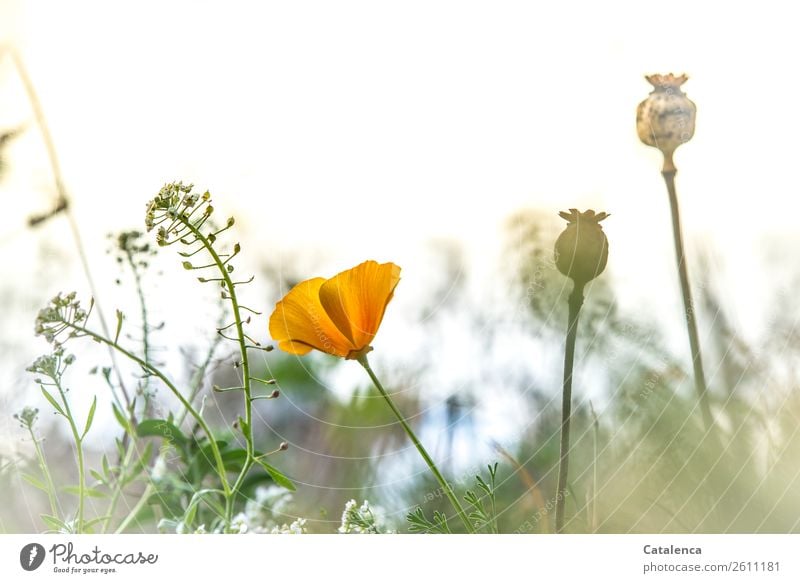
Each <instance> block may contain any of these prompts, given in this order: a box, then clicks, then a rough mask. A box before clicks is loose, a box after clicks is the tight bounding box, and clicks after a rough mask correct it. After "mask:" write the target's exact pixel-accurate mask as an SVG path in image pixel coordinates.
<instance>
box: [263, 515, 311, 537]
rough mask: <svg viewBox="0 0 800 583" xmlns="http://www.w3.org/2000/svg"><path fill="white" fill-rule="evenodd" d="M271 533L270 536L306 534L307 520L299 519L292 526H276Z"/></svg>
mask: <svg viewBox="0 0 800 583" xmlns="http://www.w3.org/2000/svg"><path fill="white" fill-rule="evenodd" d="M269 532H270V534H306V532H307V531H306V519H305V518H298V519H297V520H295V521H294V522H292V523H291V524H282V525H281V526H275V527H273V528H272V530H271V531H269Z"/></svg>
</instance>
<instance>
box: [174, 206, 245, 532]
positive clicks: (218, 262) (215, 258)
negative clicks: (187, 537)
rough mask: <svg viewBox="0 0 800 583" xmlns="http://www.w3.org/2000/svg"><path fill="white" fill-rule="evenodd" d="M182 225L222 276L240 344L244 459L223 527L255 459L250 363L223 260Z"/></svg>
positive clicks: (195, 230) (227, 503) (194, 229)
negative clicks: (201, 245)
mask: <svg viewBox="0 0 800 583" xmlns="http://www.w3.org/2000/svg"><path fill="white" fill-rule="evenodd" d="M182 222H183V224H184V225H186V227H188V228H189V230H190V231H191V232H192V234H194V236H195V237H196V238H197V239H198V240H199V241H200V242H201V243H202V244H203V246H204V247H205V248H206V251H208V254H209V255H211V258H212V259H213V261H214V264H215V265H216V266H217V269H218V270H219V272H220V274H221V275H222V280H223V281H224V282H225V287H226V288H227V291H228V298H229V299H230V301H231V308H232V310H233V318H234V323H235V326H236V336H237V339H238V342H239V352H240V353H241V359H242V377H243V378H242V387H243V389H244V416H245V418H244V421H245V422H244V428H243V429H244V430H243V432H242V433H243V435H244V440H245V450H246V456H245V461H244V464H243V465H242V470H241V471H240V472H239V475H238V476H237V477H236V481H235V482H234V483H233V487H232V488H231V496H229V497H226V499H225V524H226V525H228V524H230V522H231V518H232V517H233V508H234V502H235V498H236V495H237V494H238V492H239V489H240V488H241V487H242V484H243V483H244V479H245V478H246V477H247V472H249V471H250V468H251V467H253V463H254V462H253V458H254V457H255V454H254V451H255V447H254V444H253V400H252V398H251V381H250V360H249V358H248V355H247V342H246V341H245V334H244V325H243V323H242V315H241V310H240V309H239V300H238V298H237V297H236V286H235V285H234V283H233V280H232V279H231V276H230V274H229V273H228V270H227V269H226V267H225V263H224V262H223V261H222V259H220V256H219V254H218V253H217V251H216V250H215V249H214V247H213V246H212V245H211V243H210V242H209V240H208V238H207V237H206V236H205V235H203V234H202V233H201V232H200V230H199V229H198V228H197V227H195V226H194V225H193V224H192V223H191V221H189V220H188V219H182Z"/></svg>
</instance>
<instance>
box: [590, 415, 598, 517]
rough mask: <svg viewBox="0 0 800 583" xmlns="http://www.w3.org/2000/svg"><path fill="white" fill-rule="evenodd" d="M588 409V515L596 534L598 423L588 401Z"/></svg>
mask: <svg viewBox="0 0 800 583" xmlns="http://www.w3.org/2000/svg"><path fill="white" fill-rule="evenodd" d="M589 409H590V411H591V412H592V446H593V447H592V493H591V501H592V506H591V512H590V514H589V527H590V528H591V529H592V532H597V457H598V445H599V443H600V421H599V420H598V419H597V413H595V410H594V405H592V402H591V401H589Z"/></svg>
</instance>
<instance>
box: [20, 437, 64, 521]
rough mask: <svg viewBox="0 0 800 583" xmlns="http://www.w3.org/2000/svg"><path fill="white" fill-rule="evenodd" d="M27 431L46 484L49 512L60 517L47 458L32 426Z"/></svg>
mask: <svg viewBox="0 0 800 583" xmlns="http://www.w3.org/2000/svg"><path fill="white" fill-rule="evenodd" d="M28 431H29V432H30V434H31V439H32V440H33V447H34V449H35V450H36V459H37V461H38V462H39V469H40V470H41V471H42V475H43V476H44V480H45V484H46V485H47V499H48V501H49V502H50V512H51V513H52V515H53V516H55V517H56V518H60V517H59V512H58V500H57V499H56V486H55V484H54V483H53V477H52V476H51V475H50V468H48V467H47V460H45V458H44V451H43V450H42V445H41V444H40V443H39V440H38V439H36V434H34V432H33V427H31V426H28Z"/></svg>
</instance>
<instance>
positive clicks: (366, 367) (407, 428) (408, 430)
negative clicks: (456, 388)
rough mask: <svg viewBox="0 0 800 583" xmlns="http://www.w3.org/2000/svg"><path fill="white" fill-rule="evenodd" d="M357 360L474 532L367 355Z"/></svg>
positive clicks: (468, 527) (465, 522) (469, 530)
mask: <svg viewBox="0 0 800 583" xmlns="http://www.w3.org/2000/svg"><path fill="white" fill-rule="evenodd" d="M357 360H358V363H359V364H360V365H361V366H363V367H364V370H366V371H367V374H368V375H369V378H370V379H372V383H373V384H374V385H375V388H376V389H378V392H379V393H380V394H381V396H382V397H383V398H384V400H385V401H386V404H387V405H389V408H390V409H391V410H392V413H394V415H395V417H397V420H398V421H399V422H400V425H401V426H402V427H403V429H404V430H405V432H406V435H408V437H409V439H411V442H412V443H413V444H414V446H415V447H416V448H417V451H418V452H419V454H420V455H421V456H422V459H424V460H425V463H426V464H428V468H430V470H431V472H432V473H433V475H434V476H435V477H436V479H437V480H438V482H439V485H440V486H441V487H442V489H443V490H444V492H445V494H447V497H448V498H449V499H450V503H451V504H452V505H453V508H455V510H456V512H457V513H458V516H459V517H460V518H461V520H462V522H463V523H464V526H466V527H467V532H470V533H474V532H475V529H474V528H473V527H472V524H471V523H470V521H469V518H467V514H466V512H464V509H463V508H462V507H461V504H460V503H459V501H458V498H457V497H456V495H455V493H454V492H453V489H452V488H451V487H450V484H448V483H447V480H445V479H444V476H442V473H441V472H440V471H439V468H437V467H436V464H435V463H434V461H433V459H432V458H431V456H430V455H428V452H427V451H426V449H425V447H424V446H423V445H422V443H421V442H420V440H419V439H418V438H417V436H416V434H415V433H414V430H413V429H411V426H410V425H409V424H408V423H407V422H406V420H405V418H404V417H403V414H402V413H401V412H400V410H399V409H398V408H397V406H396V405H395V404H394V401H392V399H391V397H390V396H389V393H387V392H386V389H384V388H383V385H381V382H380V381H379V380H378V377H377V376H375V373H374V372H373V370H372V368H371V367H370V365H369V361H368V360H367V355H366V354H363V355H361V356H359V357H358V359H357Z"/></svg>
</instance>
